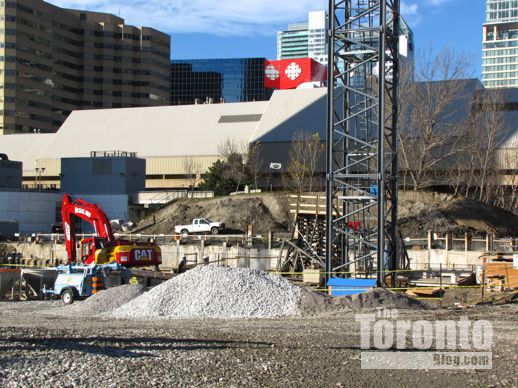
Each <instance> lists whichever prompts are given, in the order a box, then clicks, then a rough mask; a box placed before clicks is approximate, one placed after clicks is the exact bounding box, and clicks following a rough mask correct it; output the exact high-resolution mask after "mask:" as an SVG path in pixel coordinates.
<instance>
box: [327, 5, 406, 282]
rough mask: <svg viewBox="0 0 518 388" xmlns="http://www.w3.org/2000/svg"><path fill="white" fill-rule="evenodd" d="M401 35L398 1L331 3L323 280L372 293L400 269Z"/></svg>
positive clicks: (393, 279) (393, 277)
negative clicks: (351, 283)
mask: <svg viewBox="0 0 518 388" xmlns="http://www.w3.org/2000/svg"><path fill="white" fill-rule="evenodd" d="M399 32H400V12H399V0H341V1H339V0H329V27H328V63H329V65H328V66H329V67H328V70H329V71H328V103H327V149H326V152H327V166H326V212H327V214H326V217H327V218H326V272H327V273H328V276H330V274H333V273H334V274H337V273H339V274H342V275H345V276H347V275H348V274H351V273H354V272H360V271H361V272H362V273H365V272H367V273H369V272H371V273H374V272H376V273H377V277H376V278H377V285H378V286H382V285H383V271H384V270H385V269H389V270H394V271H395V270H396V269H397V268H398V257H397V256H398V255H397V251H398V249H397V246H398V244H397V237H398V236H397V232H396V226H397V168H398V159H397V118H398V106H397V91H398V74H399V59H398V56H399V47H398V44H399ZM333 276H334V275H333ZM337 276H340V275H337ZM391 277H392V282H393V284H394V282H395V273H392V276H391Z"/></svg>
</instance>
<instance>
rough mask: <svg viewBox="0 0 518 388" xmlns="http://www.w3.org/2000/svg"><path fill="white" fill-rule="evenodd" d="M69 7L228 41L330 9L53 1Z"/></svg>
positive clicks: (409, 13) (409, 1) (274, 2)
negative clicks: (314, 11) (222, 38)
mask: <svg viewBox="0 0 518 388" xmlns="http://www.w3.org/2000/svg"><path fill="white" fill-rule="evenodd" d="M48 1H50V2H51V3H52V4H55V5H58V6H60V7H65V8H74V9H84V10H88V11H97V12H106V13H112V14H114V15H120V16H121V17H122V18H124V19H125V20H126V22H127V23H128V24H133V25H139V26H141V25H143V26H152V27H154V28H157V29H159V30H161V31H164V32H168V33H192V32H194V33H200V32H202V33H209V34H217V35H227V36H240V35H249V34H257V35H272V34H274V33H275V32H276V31H277V30H279V29H282V28H286V25H287V24H288V23H294V22H298V21H306V20H307V13H308V11H310V10H319V9H327V7H328V1H326V0H284V1H281V0H233V1H214V0H48ZM449 1H452V0H401V13H402V15H403V17H404V18H405V20H407V22H408V23H409V24H410V25H411V26H412V25H417V24H419V22H420V21H421V20H422V18H423V15H424V14H426V12H427V11H430V10H433V9H438V8H440V6H441V5H443V4H445V3H447V2H449Z"/></svg>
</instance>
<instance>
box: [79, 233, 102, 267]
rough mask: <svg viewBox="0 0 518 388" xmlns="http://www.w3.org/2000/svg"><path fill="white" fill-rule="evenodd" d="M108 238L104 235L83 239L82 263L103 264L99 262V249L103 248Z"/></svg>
mask: <svg viewBox="0 0 518 388" xmlns="http://www.w3.org/2000/svg"><path fill="white" fill-rule="evenodd" d="M106 242H107V241H106V239H105V238H102V237H87V238H84V239H82V240H81V251H80V252H81V263H83V264H91V263H96V264H102V263H99V258H98V257H97V256H99V254H96V252H97V251H98V250H102V249H104V248H105V246H106Z"/></svg>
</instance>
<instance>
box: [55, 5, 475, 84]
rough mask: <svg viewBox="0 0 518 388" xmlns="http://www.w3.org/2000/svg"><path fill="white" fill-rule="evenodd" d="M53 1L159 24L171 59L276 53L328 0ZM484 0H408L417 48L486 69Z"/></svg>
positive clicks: (139, 22) (129, 20) (407, 13)
mask: <svg viewBox="0 0 518 388" xmlns="http://www.w3.org/2000/svg"><path fill="white" fill-rule="evenodd" d="M50 3H53V4H56V5H59V6H62V7H67V8H77V9H86V10H90V11H99V12H108V13H113V14H115V15H120V16H121V17H123V18H124V19H125V20H126V23H128V24H133V25H145V26H150V27H155V28H157V29H159V30H161V31H164V32H167V33H170V34H171V36H172V44H171V46H172V47H171V57H172V58H174V59H187V58H226V57H228V58H233V57H267V58H270V59H275V57H276V32H277V31H278V30H279V29H283V28H285V27H286V26H287V24H288V23H292V22H297V21H305V20H306V19H307V13H308V11H311V10H318V9H327V1H326V0H284V1H279V0H238V1H214V0H50ZM484 6H485V1H484V0H402V1H401V9H402V14H403V16H404V17H405V19H406V20H407V21H408V23H409V25H410V26H411V28H412V29H413V31H414V34H415V43H416V49H417V50H419V49H423V50H427V49H429V48H430V47H431V48H432V49H433V50H435V51H438V50H440V49H441V48H442V47H444V46H445V45H451V46H453V47H454V48H455V49H456V50H457V51H459V52H462V51H466V52H468V53H470V54H471V55H472V56H473V61H474V63H473V65H474V68H475V76H477V77H480V71H481V45H482V44H481V40H482V23H483V22H484V17H485V16H484Z"/></svg>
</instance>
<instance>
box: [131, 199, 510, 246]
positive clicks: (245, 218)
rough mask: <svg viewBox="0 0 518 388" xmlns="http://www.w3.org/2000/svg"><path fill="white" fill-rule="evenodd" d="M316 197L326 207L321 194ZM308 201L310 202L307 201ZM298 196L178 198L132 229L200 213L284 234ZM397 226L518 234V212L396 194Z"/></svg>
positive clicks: (238, 227) (152, 228) (164, 228)
mask: <svg viewBox="0 0 518 388" xmlns="http://www.w3.org/2000/svg"><path fill="white" fill-rule="evenodd" d="M314 195H315V198H316V196H317V195H318V196H319V197H320V198H321V199H322V201H324V202H323V205H322V208H323V209H324V208H325V195H324V193H319V194H318V193H316V194H314ZM308 201H310V202H311V200H308ZM295 202H297V200H296V198H295V199H294V198H292V197H291V195H290V194H289V193H283V192H278V193H263V194H246V195H237V196H229V197H217V198H208V199H180V200H177V201H175V202H172V203H170V204H168V205H166V206H164V207H163V208H161V209H160V210H158V211H157V212H155V213H154V214H152V215H150V216H148V217H145V218H144V219H142V220H141V221H140V222H139V223H138V224H137V226H136V228H135V230H134V232H135V233H143V234H161V233H162V234H173V233H174V226H175V225H182V224H186V223H190V222H191V221H192V219H194V218H199V217H204V218H209V219H211V220H213V221H220V222H224V223H225V225H226V226H227V227H228V228H229V230H228V232H231V233H245V232H246V231H247V226H248V225H253V232H254V233H255V234H266V233H267V232H269V231H273V232H288V231H289V230H290V227H291V223H292V221H293V216H294V214H292V213H290V207H291V208H292V209H293V207H294V206H295V208H296V205H294V203H295ZM398 205H399V230H400V231H401V233H402V235H403V237H410V238H425V237H426V234H427V232H428V230H432V231H433V232H436V233H438V234H439V235H444V234H446V233H447V232H452V233H453V234H454V235H456V236H464V233H465V232H469V233H471V234H473V235H479V236H484V235H485V233H491V234H493V233H494V234H496V235H497V236H501V237H508V236H511V237H515V236H518V215H516V214H512V213H510V212H507V211H505V210H503V209H500V208H496V207H494V206H489V205H486V204H483V203H481V202H478V201H475V200H472V199H468V198H463V197H458V196H454V195H451V194H444V193H438V192H424V191H403V190H401V191H400V192H399V204H398Z"/></svg>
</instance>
